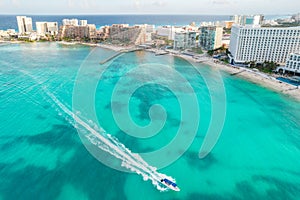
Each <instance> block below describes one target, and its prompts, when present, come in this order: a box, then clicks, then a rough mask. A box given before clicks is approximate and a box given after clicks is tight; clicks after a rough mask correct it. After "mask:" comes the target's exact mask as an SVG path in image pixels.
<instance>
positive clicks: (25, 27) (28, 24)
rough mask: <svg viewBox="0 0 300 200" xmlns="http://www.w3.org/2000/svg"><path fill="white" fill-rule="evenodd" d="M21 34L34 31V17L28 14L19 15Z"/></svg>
mask: <svg viewBox="0 0 300 200" xmlns="http://www.w3.org/2000/svg"><path fill="white" fill-rule="evenodd" d="M17 23H18V30H19V34H24V33H30V32H32V19H31V17H26V16H17Z"/></svg>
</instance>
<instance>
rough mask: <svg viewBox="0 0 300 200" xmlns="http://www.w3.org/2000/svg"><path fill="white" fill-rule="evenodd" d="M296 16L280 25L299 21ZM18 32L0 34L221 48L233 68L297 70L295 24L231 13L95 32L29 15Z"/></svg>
mask: <svg viewBox="0 0 300 200" xmlns="http://www.w3.org/2000/svg"><path fill="white" fill-rule="evenodd" d="M299 20H300V17H299V14H297V15H294V16H293V17H291V18H290V19H285V21H284V22H285V23H289V22H291V23H293V22H297V21H298V22H299ZM17 23H18V30H19V31H18V33H17V32H16V31H15V30H13V29H9V30H7V31H0V37H1V38H2V39H5V38H7V39H9V38H21V39H29V40H39V39H43V38H48V39H49V37H50V38H52V39H53V40H67V41H95V42H97V41H107V42H108V43H112V44H123V45H127V44H135V45H141V44H142V45H149V46H150V45H151V46H168V48H170V47H171V48H173V49H174V50H186V49H194V48H201V49H202V50H206V51H210V50H214V49H218V48H220V47H224V48H226V49H228V50H229V52H230V54H229V55H228V56H229V60H230V63H232V64H247V63H249V62H256V63H263V62H265V61H268V62H272V61H273V62H276V63H278V64H280V65H282V66H285V67H281V68H280V69H281V70H283V71H294V72H300V64H299V60H300V55H299V52H300V26H298V27H297V26H296V27H295V26H294V27H278V23H277V21H274V20H264V16H263V15H234V16H231V19H230V20H228V21H223V22H202V23H201V24H200V26H196V24H195V23H194V22H193V23H191V24H190V25H188V26H185V27H180V26H158V27H155V26H154V25H149V24H140V25H133V26H129V25H128V24H113V25H111V26H103V27H101V28H100V29H99V30H97V29H96V26H95V24H88V21H87V20H78V19H63V20H62V25H61V26H60V27H59V26H58V23H57V22H36V23H35V24H36V31H34V30H33V23H32V19H31V18H30V17H26V16H17Z"/></svg>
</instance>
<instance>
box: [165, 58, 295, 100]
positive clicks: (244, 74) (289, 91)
mask: <svg viewBox="0 0 300 200" xmlns="http://www.w3.org/2000/svg"><path fill="white" fill-rule="evenodd" d="M170 55H173V56H176V57H180V58H183V59H185V60H188V61H190V62H192V63H197V62H198V63H199V60H198V59H195V58H192V57H191V56H187V55H183V54H170ZM201 57H202V58H204V59H203V60H200V62H201V63H202V64H205V65H208V66H210V67H212V68H216V69H218V70H222V71H225V72H227V73H229V74H231V75H234V76H237V77H239V78H242V79H245V80H247V81H250V82H252V83H255V84H258V85H260V86H262V87H265V88H268V89H270V90H272V91H275V92H278V93H281V94H283V95H286V96H288V97H290V98H292V99H294V100H296V101H299V102H300V86H299V87H297V86H293V85H290V84H288V83H285V82H282V81H279V80H277V79H276V78H275V77H273V76H270V75H268V74H265V73H262V72H257V71H253V70H251V69H248V68H241V67H235V66H232V65H229V64H228V65H226V64H224V63H221V62H220V61H215V60H214V59H213V58H211V57H207V56H204V55H202V56H201Z"/></svg>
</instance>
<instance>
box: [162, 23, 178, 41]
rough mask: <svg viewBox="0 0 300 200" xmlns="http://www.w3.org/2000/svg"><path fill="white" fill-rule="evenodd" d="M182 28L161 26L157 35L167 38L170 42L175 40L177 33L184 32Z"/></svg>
mask: <svg viewBox="0 0 300 200" xmlns="http://www.w3.org/2000/svg"><path fill="white" fill-rule="evenodd" d="M182 30H183V29H182V27H176V26H159V27H157V29H156V35H157V36H162V37H166V38H167V39H168V40H174V39H175V33H176V32H180V31H182Z"/></svg>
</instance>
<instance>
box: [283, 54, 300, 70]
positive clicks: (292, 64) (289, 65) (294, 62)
mask: <svg viewBox="0 0 300 200" xmlns="http://www.w3.org/2000/svg"><path fill="white" fill-rule="evenodd" d="M284 71H290V72H296V73H300V52H298V53H291V54H290V55H289V57H288V59H287V61H286V64H285V68H284Z"/></svg>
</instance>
